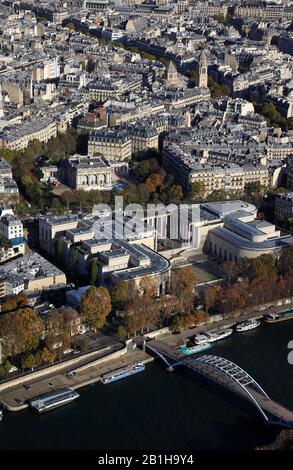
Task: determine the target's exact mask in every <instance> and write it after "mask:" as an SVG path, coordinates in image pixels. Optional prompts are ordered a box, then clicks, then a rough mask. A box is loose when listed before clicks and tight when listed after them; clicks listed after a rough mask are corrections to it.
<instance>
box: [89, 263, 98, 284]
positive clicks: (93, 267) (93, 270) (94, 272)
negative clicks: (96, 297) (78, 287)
mask: <svg viewBox="0 0 293 470" xmlns="http://www.w3.org/2000/svg"><path fill="white" fill-rule="evenodd" d="M97 277H98V267H97V262H96V261H95V260H91V263H90V284H91V285H92V286H95V285H96V282H97Z"/></svg>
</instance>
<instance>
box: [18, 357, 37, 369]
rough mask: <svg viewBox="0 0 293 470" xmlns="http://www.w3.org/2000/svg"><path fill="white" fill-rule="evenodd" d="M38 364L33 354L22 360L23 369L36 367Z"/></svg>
mask: <svg viewBox="0 0 293 470" xmlns="http://www.w3.org/2000/svg"><path fill="white" fill-rule="evenodd" d="M36 366H37V360H36V357H35V356H34V355H33V354H29V355H28V356H25V357H24V358H23V359H22V361H21V367H22V369H31V370H32V369H34V368H35V367H36Z"/></svg>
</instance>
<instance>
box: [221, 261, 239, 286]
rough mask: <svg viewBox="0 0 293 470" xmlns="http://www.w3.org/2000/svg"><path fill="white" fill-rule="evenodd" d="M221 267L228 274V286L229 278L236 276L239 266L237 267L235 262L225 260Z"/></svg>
mask: <svg viewBox="0 0 293 470" xmlns="http://www.w3.org/2000/svg"><path fill="white" fill-rule="evenodd" d="M222 269H223V271H224V272H225V273H226V274H227V276H228V286H229V287H230V284H231V278H233V277H235V276H237V273H238V271H239V268H238V267H237V265H236V263H234V262H233V261H225V263H224V264H223V266H222Z"/></svg>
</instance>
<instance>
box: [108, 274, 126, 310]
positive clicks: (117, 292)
mask: <svg viewBox="0 0 293 470" xmlns="http://www.w3.org/2000/svg"><path fill="white" fill-rule="evenodd" d="M128 298H129V292H128V283H127V282H126V281H119V282H117V284H115V286H114V287H113V289H112V292H111V300H112V305H113V308H114V309H116V310H123V308H124V307H125V305H126V304H127V302H128Z"/></svg>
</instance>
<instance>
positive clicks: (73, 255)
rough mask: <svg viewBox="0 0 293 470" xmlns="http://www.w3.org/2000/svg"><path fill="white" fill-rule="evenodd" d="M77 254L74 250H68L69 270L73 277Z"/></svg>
mask: <svg viewBox="0 0 293 470" xmlns="http://www.w3.org/2000/svg"><path fill="white" fill-rule="evenodd" d="M76 265H77V253H76V248H74V247H72V248H71V250H70V269H71V272H72V274H73V276H75V275H76Z"/></svg>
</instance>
